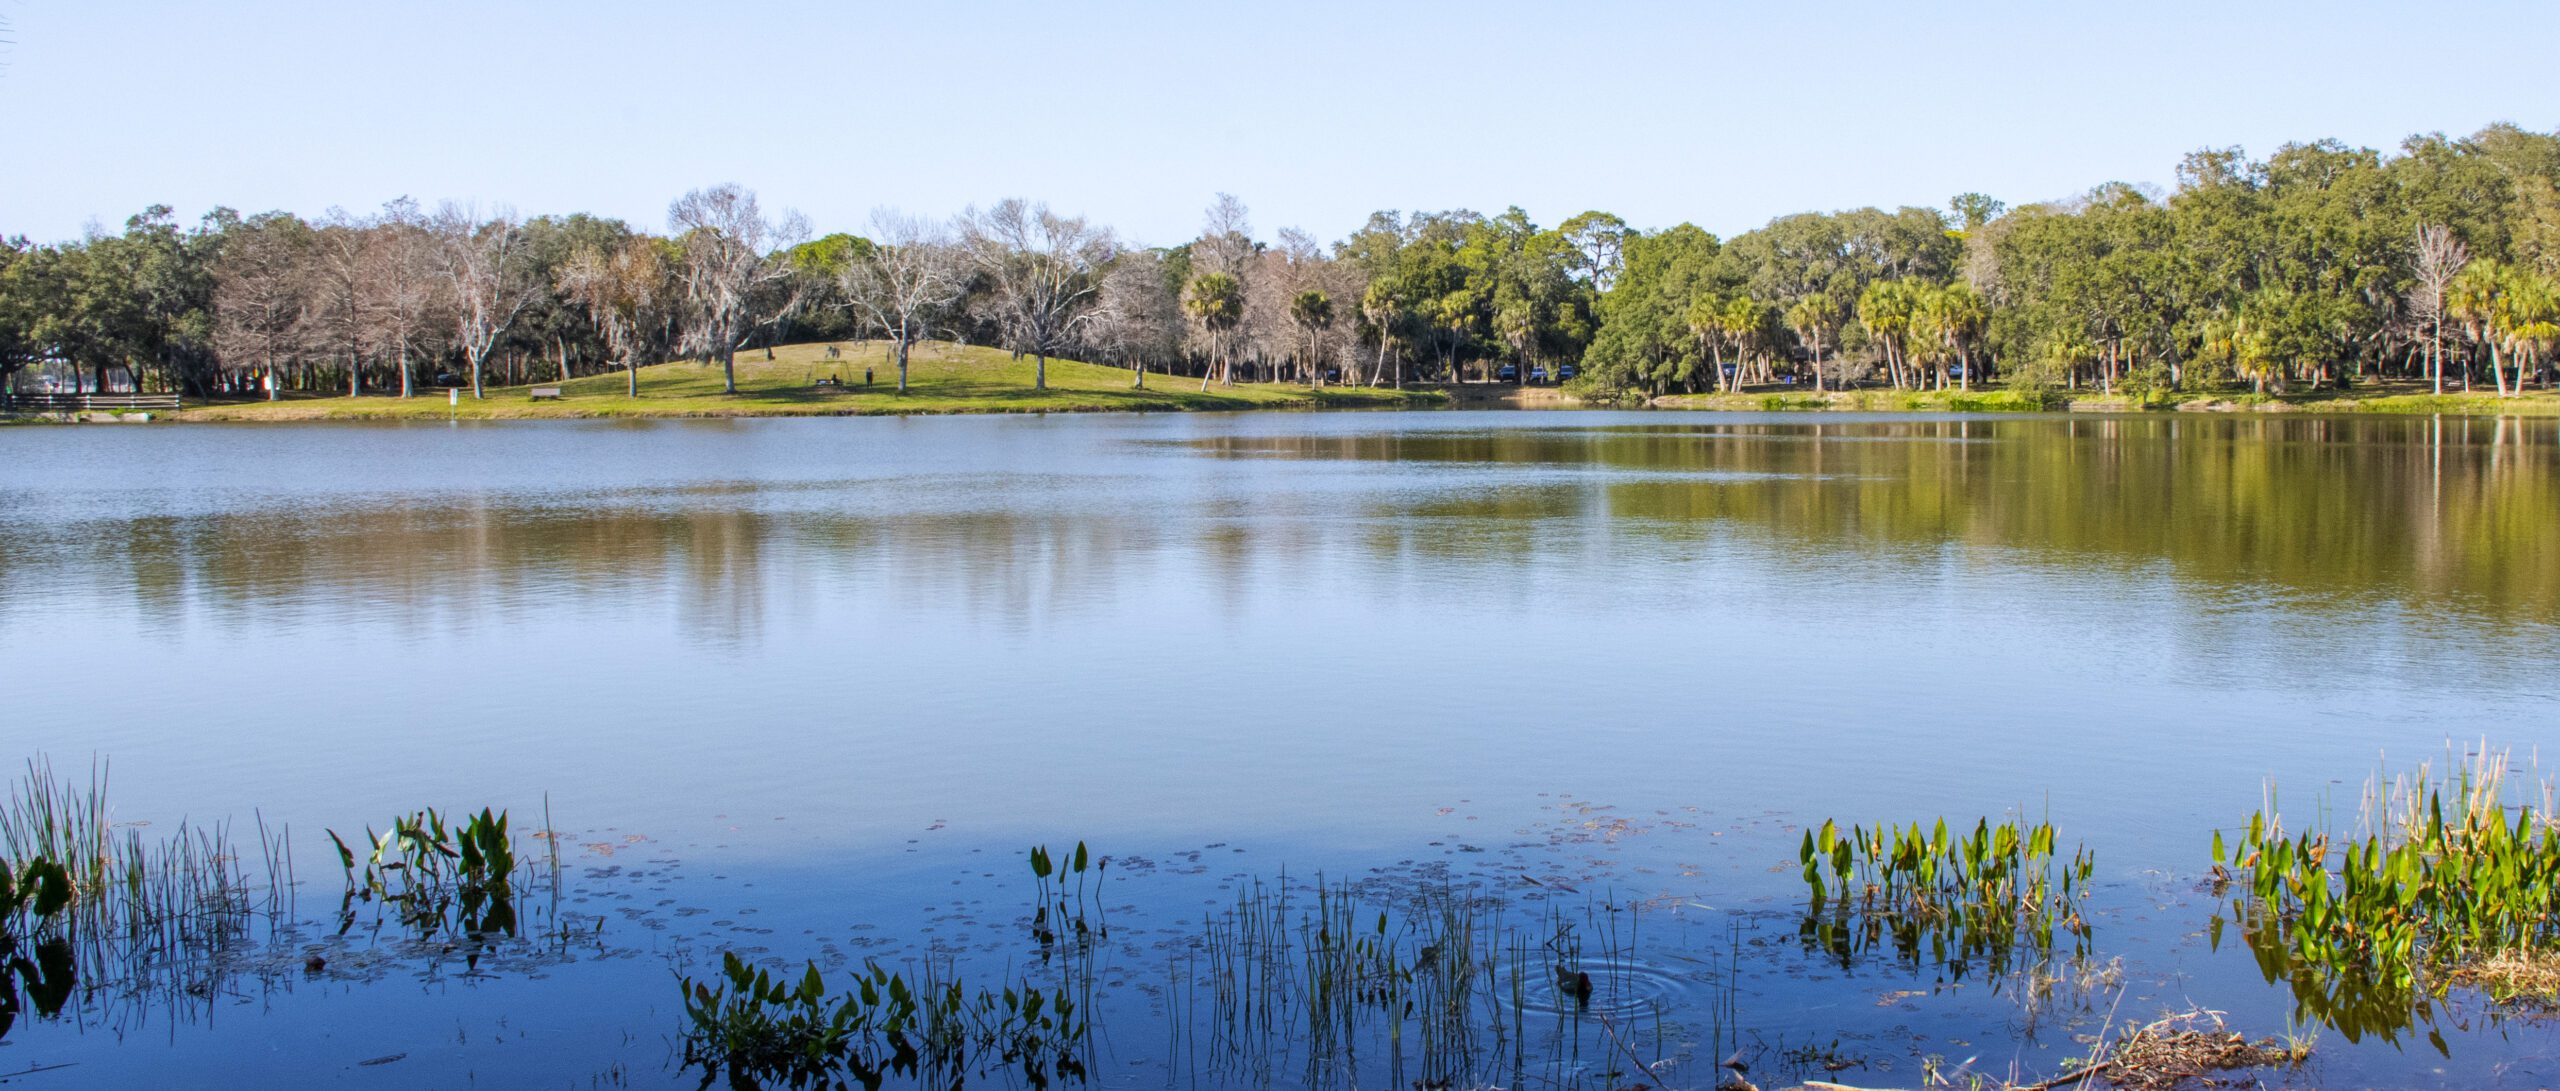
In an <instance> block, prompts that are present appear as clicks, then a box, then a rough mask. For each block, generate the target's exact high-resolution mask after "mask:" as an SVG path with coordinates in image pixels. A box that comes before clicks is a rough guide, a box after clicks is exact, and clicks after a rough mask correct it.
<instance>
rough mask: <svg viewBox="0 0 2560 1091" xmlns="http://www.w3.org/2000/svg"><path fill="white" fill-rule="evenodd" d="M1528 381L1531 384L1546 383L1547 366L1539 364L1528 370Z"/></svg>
mask: <svg viewBox="0 0 2560 1091" xmlns="http://www.w3.org/2000/svg"><path fill="white" fill-rule="evenodd" d="M1529 381H1530V382H1533V383H1543V382H1546V381H1547V365H1545V364H1539V365H1538V366H1536V367H1533V368H1530V369H1529Z"/></svg>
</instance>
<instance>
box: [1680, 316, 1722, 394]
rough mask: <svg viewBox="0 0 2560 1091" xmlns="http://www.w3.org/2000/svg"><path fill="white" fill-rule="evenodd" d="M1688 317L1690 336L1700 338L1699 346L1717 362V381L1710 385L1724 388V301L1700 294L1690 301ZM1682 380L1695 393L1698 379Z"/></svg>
mask: <svg viewBox="0 0 2560 1091" xmlns="http://www.w3.org/2000/svg"><path fill="white" fill-rule="evenodd" d="M1687 319H1688V326H1689V336H1691V337H1695V338H1697V339H1698V347H1700V348H1703V349H1705V350H1707V355H1708V356H1709V357H1710V358H1711V359H1712V360H1713V361H1714V363H1715V369H1716V374H1715V381H1714V382H1712V383H1710V384H1708V385H1710V386H1714V387H1716V388H1717V389H1722V388H1723V383H1724V301H1723V300H1721V299H1718V298H1716V297H1714V296H1711V295H1702V296H1699V297H1698V298H1696V299H1694V300H1691V301H1690V302H1689V313H1688V315H1687ZM1682 381H1683V382H1685V383H1687V384H1688V387H1689V391H1690V393H1693V394H1694V393H1696V392H1697V390H1698V381H1697V379H1696V378H1694V377H1689V378H1684V379H1683V380H1682Z"/></svg>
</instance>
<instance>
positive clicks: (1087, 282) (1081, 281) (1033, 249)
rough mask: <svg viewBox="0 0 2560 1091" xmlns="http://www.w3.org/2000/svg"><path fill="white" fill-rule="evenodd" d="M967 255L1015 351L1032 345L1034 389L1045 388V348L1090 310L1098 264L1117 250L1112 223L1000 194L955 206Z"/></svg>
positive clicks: (1066, 335)
mask: <svg viewBox="0 0 2560 1091" xmlns="http://www.w3.org/2000/svg"><path fill="white" fill-rule="evenodd" d="M960 223H961V231H962V234H963V237H964V238H965V239H966V242H965V246H966V249H967V251H968V253H969V258H970V261H971V263H972V264H974V265H975V266H976V267H977V269H978V271H979V272H980V273H982V274H984V275H985V277H986V279H987V285H988V288H989V289H990V293H989V303H990V305H991V306H992V308H993V309H994V311H995V314H994V317H995V319H996V321H997V324H998V325H999V326H1001V327H1002V328H1003V329H1004V331H1005V336H1006V337H1007V338H1008V339H1010V340H1011V341H1012V342H1013V348H1014V351H1016V352H1026V353H1030V354H1031V355H1032V356H1033V357H1034V358H1035V359H1036V360H1037V364H1036V366H1035V368H1034V370H1033V371H1032V379H1031V385H1032V388H1033V389H1035V390H1046V389H1048V388H1049V356H1050V355H1051V354H1052V353H1055V352H1057V351H1058V350H1059V349H1061V348H1063V347H1065V346H1066V345H1068V344H1070V343H1071V342H1072V341H1073V340H1074V338H1075V337H1076V335H1077V333H1078V331H1079V329H1080V328H1081V327H1082V326H1084V325H1085V324H1086V323H1087V322H1088V321H1090V320H1091V319H1092V317H1093V306H1094V303H1095V301H1096V299H1097V297H1098V296H1099V295H1100V294H1101V290H1102V276H1101V273H1102V269H1103V268H1104V267H1105V266H1106V265H1108V264H1109V263H1110V261H1111V259H1112V258H1113V257H1115V256H1117V254H1118V253H1119V243H1118V242H1117V241H1116V240H1114V239H1113V238H1112V236H1111V230H1110V229H1109V228H1105V227H1097V226H1094V225H1092V224H1089V223H1087V222H1085V219H1084V218H1083V217H1081V216H1061V215H1058V214H1057V213H1054V212H1051V211H1049V206H1047V205H1035V204H1031V203H1029V202H1026V201H1024V200H1022V199H1020V198H1006V199H1005V200H1003V201H999V202H997V203H996V205H995V207H993V208H990V209H987V210H986V211H984V212H981V211H979V210H977V209H975V208H972V209H970V210H968V211H967V212H965V213H962V214H961V220H960Z"/></svg>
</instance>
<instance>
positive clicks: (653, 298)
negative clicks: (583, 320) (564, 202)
mask: <svg viewBox="0 0 2560 1091" xmlns="http://www.w3.org/2000/svg"><path fill="white" fill-rule="evenodd" d="M660 245H661V244H660V243H659V242H658V240H656V239H651V238H646V237H640V238H633V239H629V240H627V241H625V242H624V243H623V244H622V245H621V246H620V247H618V248H616V249H614V250H612V251H610V252H608V251H605V250H603V249H599V248H594V247H588V248H584V249H580V250H579V251H577V252H576V253H573V254H571V255H570V256H569V260H568V261H565V262H562V263H561V265H560V269H559V272H558V273H557V274H556V276H555V277H554V280H553V284H554V286H555V287H556V288H557V290H558V291H559V292H560V295H561V297H562V298H565V299H567V300H569V301H570V302H572V303H575V304H577V305H578V306H579V307H581V308H584V309H585V310H586V312H587V317H588V318H589V319H590V320H591V321H593V322H594V323H595V324H596V329H597V331H598V332H600V333H602V334H604V341H605V346H606V347H607V348H608V349H610V350H612V352H613V354H614V355H615V356H617V357H619V358H621V360H622V375H623V393H624V394H625V395H626V396H629V397H634V398H637V397H639V396H640V364H641V362H642V360H643V359H644V358H645V357H648V356H649V355H651V353H652V352H653V350H655V349H656V348H657V347H658V341H659V338H658V337H657V331H659V330H662V329H664V328H665V327H666V325H667V322H668V316H669V315H670V313H671V312H673V311H674V310H675V304H676V301H677V297H678V294H679V291H680V289H679V288H678V287H677V285H676V283H675V277H674V273H673V271H672V270H671V269H669V268H668V266H667V261H666V259H665V257H663V256H662V255H661V254H660V253H659V247H660Z"/></svg>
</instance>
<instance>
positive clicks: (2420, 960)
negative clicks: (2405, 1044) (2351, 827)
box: [2213, 748, 2560, 1048]
mask: <svg viewBox="0 0 2560 1091" xmlns="http://www.w3.org/2000/svg"><path fill="white" fill-rule="evenodd" d="M2510 771H2511V767H2510V764H2509V760H2508V758H2507V757H2506V755H2504V754H2491V753H2489V752H2488V751H2487V750H2486V748H2483V750H2482V751H2481V752H2480V754H2479V756H2478V757H2477V758H2476V759H2474V760H2472V761H2470V762H2463V761H2460V760H2454V761H2451V762H2449V764H2448V771H2447V772H2446V773H2445V774H2444V775H2443V776H2441V777H2439V776H2437V775H2436V774H2435V773H2434V772H2433V767H2432V765H2431V764H2422V765H2420V766H2419V767H2418V769H2417V770H2416V771H2415V772H2414V773H2413V774H2411V775H2408V776H2403V777H2398V778H2395V779H2393V780H2391V781H2389V782H2388V783H2387V784H2386V783H2385V782H2384V781H2383V779H2382V777H2381V776H2380V775H2379V774H2377V775H2376V776H2375V777H2374V778H2373V779H2372V780H2371V781H2369V782H2368V783H2367V786H2366V791H2365V800H2364V807H2363V812H2362V816H2361V825H2362V828H2363V830H2364V836H2363V837H2361V838H2353V837H2342V836H2339V835H2337V834H2334V833H2332V832H2330V831H2328V830H2324V829H2312V830H2305V831H2304V832H2302V833H2299V834H2293V833H2289V832H2288V831H2287V830H2286V829H2285V826H2284V820H2283V818H2282V817H2281V815H2280V814H2279V812H2278V810H2277V808H2276V805H2275V801H2274V798H2273V796H2274V793H2273V791H2272V790H2270V791H2269V798H2268V800H2267V802H2266V804H2265V805H2264V806H2263V807H2262V808H2261V809H2260V810H2259V811H2257V812H2256V813H2254V814H2251V815H2250V816H2249V822H2248V825H2247V826H2246V827H2245V829H2244V831H2243V832H2242V833H2241V835H2240V837H2239V838H2238V841H2237V843H2236V844H2230V845H2226V844H2225V842H2224V838H2223V835H2222V832H2221V831H2219V830H2217V831H2215V832H2214V835H2213V875H2214V880H2215V886H2216V889H2217V890H2218V891H2222V892H2230V893H2232V894H2233V898H2232V903H2231V917H2232V919H2233V920H2236V921H2237V922H2238V924H2239V927H2240V930H2241V935H2242V937H2243V938H2244V940H2246V942H2247V943H2248V944H2249V946H2250V948H2251V950H2252V951H2253V952H2254V953H2255V954H2256V955H2257V957H2258V961H2259V966H2260V969H2261V972H2262V973H2264V974H2265V975H2266V977H2267V979H2268V980H2269V981H2270V982H2273V981H2277V980H2280V979H2281V980H2287V981H2289V982H2290V983H2291V984H2292V985H2293V988H2294V995H2295V997H2296V1000H2297V1002H2298V1004H2299V1006H2300V1007H2302V1008H2303V1009H2304V1010H2305V1012H2306V1014H2309V1015H2312V1016H2315V1017H2317V1018H2319V1019H2320V1020H2321V1021H2323V1022H2326V1023H2328V1024H2329V1025H2331V1026H2334V1027H2336V1028H2338V1029H2339V1030H2340V1031H2341V1032H2343V1033H2345V1034H2346V1035H2348V1037H2349V1038H2350V1040H2354V1039H2355V1038H2356V1037H2358V1036H2359V1035H2361V1034H2364V1033H2368V1032H2371V1033H2379V1034H2383V1035H2385V1036H2389V1035H2390V1034H2392V1033H2393V1032H2394V1031H2396V1030H2397V1029H2399V1028H2401V1027H2405V1026H2407V1025H2409V1022H2410V1019H2411V1016H2412V1014H2413V1009H2418V1010H2417V1011H2416V1012H2415V1014H2416V1015H2418V1016H2420V1017H2424V1015H2425V1012H2424V1011H2423V1008H2424V1003H2423V1002H2424V1001H2425V1000H2426V999H2427V998H2430V997H2434V996H2440V995H2442V993H2443V990H2444V988H2445V986H2446V985H2447V984H2449V983H2450V982H2452V981H2454V980H2457V979H2459V978H2460V976H2461V971H2462V970H2463V969H2464V968H2465V967H2466V966H2469V965H2473V964H2478V963H2482V962H2485V961H2489V960H2499V959H2505V960H2508V961H2509V964H2516V963H2515V961H2514V960H2517V959H2530V958H2532V957H2533V956H2536V955H2542V954H2548V953H2550V952H2552V951H2553V950H2554V949H2555V947H2560V836H2555V831H2554V829H2553V827H2552V824H2551V823H2550V821H2549V820H2548V819H2547V818H2544V817H2539V816H2537V815H2536V814H2535V812H2534V810H2533V808H2531V807H2529V806H2521V805H2517V806H2510V805H2509V802H2508V792H2507V778H2508V774H2509V773H2510ZM2546 788H2547V786H2546ZM2215 923H2216V925H2217V929H2216V938H2217V939H2218V938H2219V927H2218V926H2219V925H2220V924H2221V923H2222V922H2221V921H2220V920H2219V919H2217V920H2216V922H2215ZM2439 1048H2441V1046H2439Z"/></svg>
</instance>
